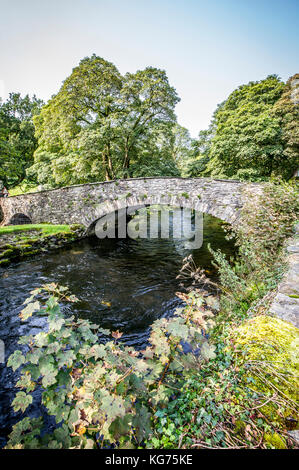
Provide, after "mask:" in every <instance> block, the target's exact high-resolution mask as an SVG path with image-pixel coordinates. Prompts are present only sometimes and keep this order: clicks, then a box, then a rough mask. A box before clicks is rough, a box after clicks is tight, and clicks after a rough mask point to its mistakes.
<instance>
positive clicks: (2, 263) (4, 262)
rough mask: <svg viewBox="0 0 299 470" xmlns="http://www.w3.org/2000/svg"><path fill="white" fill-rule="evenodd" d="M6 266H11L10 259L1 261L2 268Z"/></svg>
mask: <svg viewBox="0 0 299 470" xmlns="http://www.w3.org/2000/svg"><path fill="white" fill-rule="evenodd" d="M6 264H9V259H0V266H5V265H6Z"/></svg>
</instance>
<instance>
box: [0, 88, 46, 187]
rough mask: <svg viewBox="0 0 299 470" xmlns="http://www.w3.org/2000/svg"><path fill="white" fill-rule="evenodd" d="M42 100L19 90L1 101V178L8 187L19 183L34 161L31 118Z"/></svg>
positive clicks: (35, 144) (37, 110) (38, 108)
mask: <svg viewBox="0 0 299 470" xmlns="http://www.w3.org/2000/svg"><path fill="white" fill-rule="evenodd" d="M42 104H43V102H42V101H41V100H39V99H37V98H36V96H33V97H32V98H30V97H29V96H28V95H26V96H25V97H23V98H22V97H21V95H20V93H10V95H9V98H8V100H7V101H6V102H2V103H1V101H0V180H1V181H3V183H4V184H5V185H6V186H8V187H9V186H14V185H16V184H18V183H20V182H21V181H22V180H23V179H24V178H25V176H26V168H28V167H29V166H30V165H32V163H33V153H34V150H35V149H36V147H37V140H36V138H35V136H34V132H35V131H34V125H33V121H32V118H33V116H34V115H36V114H38V113H39V111H40V108H41V106H42Z"/></svg>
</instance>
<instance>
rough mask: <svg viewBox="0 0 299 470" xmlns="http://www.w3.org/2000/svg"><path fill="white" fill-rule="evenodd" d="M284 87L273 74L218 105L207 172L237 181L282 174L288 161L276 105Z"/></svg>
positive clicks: (251, 84)
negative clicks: (284, 153)
mask: <svg viewBox="0 0 299 470" xmlns="http://www.w3.org/2000/svg"><path fill="white" fill-rule="evenodd" d="M284 87H285V84H284V83H283V82H282V81H281V80H280V79H279V78H278V77H277V76H276V75H270V76H268V77H267V78H266V79H265V80H261V81H258V82H249V83H248V84H247V85H242V86H240V87H239V88H238V89H237V90H235V91H233V92H232V93H231V94H230V96H229V97H228V99H227V100H226V101H224V102H223V103H222V104H220V105H219V106H218V108H217V110H216V112H215V114H214V119H213V127H214V136H213V138H212V142H211V147H210V151H209V157H210V161H209V163H208V165H207V168H206V173H208V174H210V175H213V176H216V175H217V176H226V177H233V176H234V177H237V178H238V177H241V176H245V175H248V176H252V177H255V176H260V177H268V176H271V175H272V174H279V172H280V170H281V167H282V166H283V165H284V163H285V161H284V159H283V142H282V139H281V127H280V119H279V117H277V116H275V115H274V114H273V106H274V104H275V103H276V102H277V100H278V99H279V98H280V97H281V95H282V93H283V90H284Z"/></svg>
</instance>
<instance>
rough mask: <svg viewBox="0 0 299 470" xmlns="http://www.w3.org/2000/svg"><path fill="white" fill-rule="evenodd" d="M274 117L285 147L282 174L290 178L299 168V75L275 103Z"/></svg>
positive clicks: (296, 75)
mask: <svg viewBox="0 0 299 470" xmlns="http://www.w3.org/2000/svg"><path fill="white" fill-rule="evenodd" d="M273 115H274V116H275V117H276V118H277V117H278V118H279V120H280V126H281V132H282V142H283V147H284V149H283V153H282V159H281V168H280V173H281V174H282V175H283V176H284V177H285V178H290V177H291V176H293V174H294V171H295V170H297V169H298V168H299V73H296V74H295V75H293V76H292V77H290V78H289V80H288V81H287V83H286V86H285V89H284V92H283V94H282V96H281V98H280V99H279V100H278V101H277V102H276V103H275V106H274V109H273Z"/></svg>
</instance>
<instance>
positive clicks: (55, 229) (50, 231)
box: [0, 224, 71, 241]
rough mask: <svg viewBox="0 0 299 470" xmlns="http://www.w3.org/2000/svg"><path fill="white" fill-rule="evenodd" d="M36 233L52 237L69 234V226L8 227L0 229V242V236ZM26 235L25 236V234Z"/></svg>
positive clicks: (32, 225) (28, 225) (31, 225)
mask: <svg viewBox="0 0 299 470" xmlns="http://www.w3.org/2000/svg"><path fill="white" fill-rule="evenodd" d="M31 231H36V232H38V233H39V234H41V235H43V236H44V235H54V234H55V233H59V232H66V233H67V232H68V233H69V232H71V226H70V225H53V224H25V225H8V226H5V227H0V241H1V235H3V234H7V233H9V234H13V233H19V232H31ZM25 235H26V234H25Z"/></svg>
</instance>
